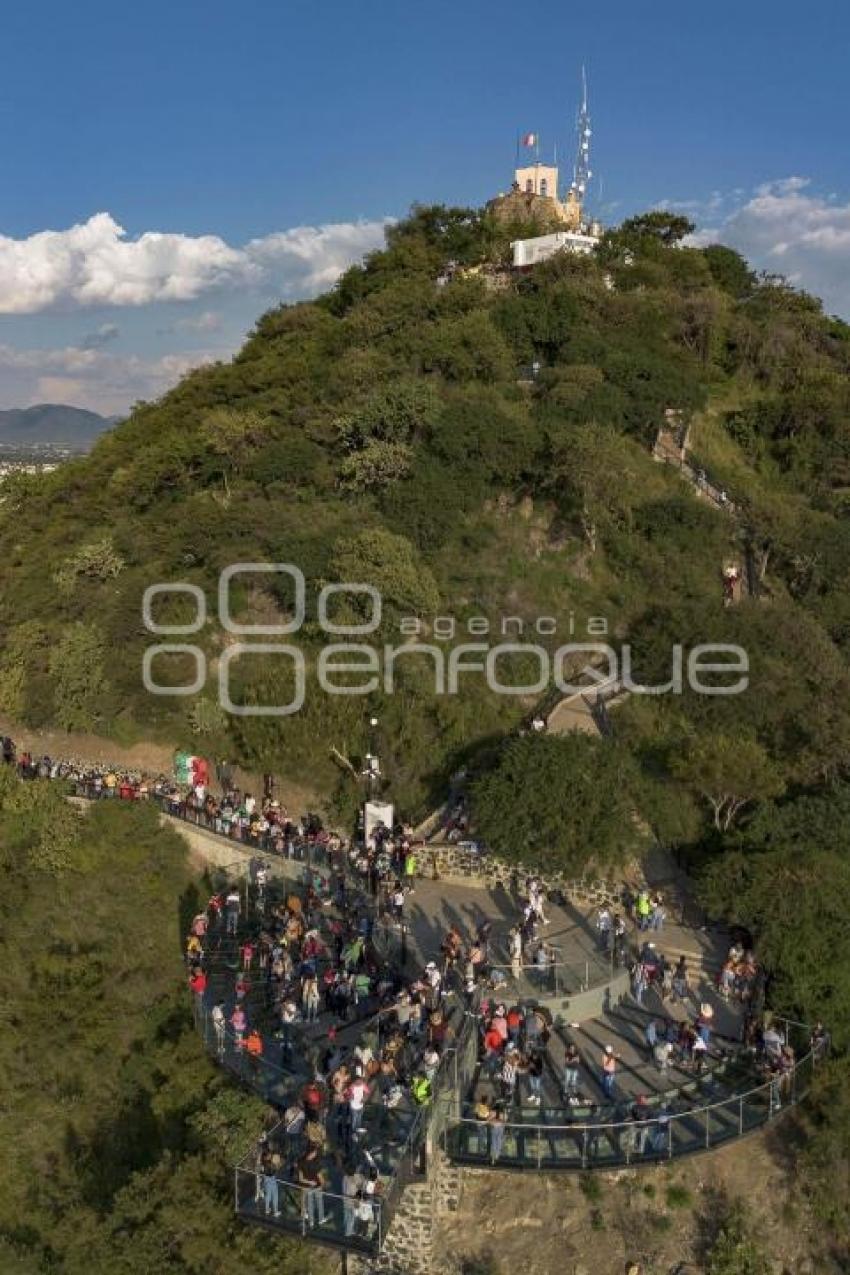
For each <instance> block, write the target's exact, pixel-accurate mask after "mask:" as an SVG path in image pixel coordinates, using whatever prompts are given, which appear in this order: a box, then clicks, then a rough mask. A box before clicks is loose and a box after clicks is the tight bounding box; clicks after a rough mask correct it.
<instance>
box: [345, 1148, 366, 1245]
mask: <svg viewBox="0 0 850 1275" xmlns="http://www.w3.org/2000/svg"><path fill="white" fill-rule="evenodd" d="M364 1181H365V1179H364V1177H363V1174H362V1173H358V1171H357V1169H356V1167H355V1165H354V1164H353V1163H352V1162H351V1161H349V1162H348V1163H347V1164H346V1166H345V1173H344V1174H343V1178H342V1225H343V1230H344V1231H345V1234H346V1236H351V1235H353V1234H354V1232H355V1229H356V1227H357V1207H358V1200H359V1199H360V1193H361V1192H362V1190H363V1186H364Z"/></svg>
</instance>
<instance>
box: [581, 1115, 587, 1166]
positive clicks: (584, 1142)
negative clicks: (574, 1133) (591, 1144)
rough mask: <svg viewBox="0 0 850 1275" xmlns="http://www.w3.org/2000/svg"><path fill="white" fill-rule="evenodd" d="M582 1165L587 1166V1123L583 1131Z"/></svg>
mask: <svg viewBox="0 0 850 1275" xmlns="http://www.w3.org/2000/svg"><path fill="white" fill-rule="evenodd" d="M581 1167H582V1168H583V1169H586V1168H587V1125H585V1127H584V1128H583V1129H582V1131H581Z"/></svg>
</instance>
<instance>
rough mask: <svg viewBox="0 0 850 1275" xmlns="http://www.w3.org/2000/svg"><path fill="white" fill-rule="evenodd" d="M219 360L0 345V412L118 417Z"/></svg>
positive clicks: (217, 354) (201, 353)
mask: <svg viewBox="0 0 850 1275" xmlns="http://www.w3.org/2000/svg"><path fill="white" fill-rule="evenodd" d="M221 357H222V351H217V350H193V351H191V352H190V353H179V354H168V355H165V356H163V357H160V358H142V357H141V356H139V355H135V354H128V355H123V354H115V353H112V352H110V351H107V350H103V349H84V348H83V347H82V346H65V347H63V348H60V349H48V350H40V349H16V348H14V347H12V346H9V345H0V384H2V393H0V407H28V406H29V405H31V404H33V403H70V404H72V405H73V406H74V407H87V408H90V409H91V410H92V411H94V412H101V413H103V414H104V415H107V416H109V415H113V414H119V413H123V412H125V411H126V410H127V408H128V406H129V405H130V404H131V403H132V402H134V401H136V400H138V399H153V398H156V397H157V396H158V395H160V394H162V393H163V392H164V391H165V390H166V389H168V388H169V387H170V386H172V385H174V384H175V382H176V381H178V380H179V379H180V377H181V376H183V375H184V374H185V373H186V372H188V371H190V369H191V368H193V367H198V366H199V365H201V364H203V363H209V362H212V361H213V360H215V359H216V358H221Z"/></svg>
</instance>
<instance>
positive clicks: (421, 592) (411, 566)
mask: <svg viewBox="0 0 850 1275" xmlns="http://www.w3.org/2000/svg"><path fill="white" fill-rule="evenodd" d="M331 569H332V572H333V578H334V580H335V581H338V582H339V583H345V584H370V585H372V587H373V588H375V589H377V590H378V592H379V593H380V595H381V599H382V602H383V605H384V606H385V607H386V606H389V607H391V608H392V609H393V610H395V611H410V612H412V613H413V614H414V615H426V616H427V615H434V614H435V613H436V610H437V608H438V606H439V601H440V595H439V592H438V589H437V583H436V581H435V579H434V577H433V575H432V574H431V572H430V571H429V570H428V569H427V567H425V566H423V564H422V563H421V562H420V561H419V559H418V556H417V554H416V550H415V549H414V547H413V545H412V544H411V543H410V541H409V540H408V539H407V538H406V537H405V536H397V535H394V534H393V533H392V532H390V531H384V530H382V529H380V528H374V529H372V530H369V531H361V532H360V533H359V534H358V535H356V536H350V537H345V538H343V539H341V540H338V541H337V543H336V545H335V546H334V553H333V558H332V562H331ZM360 609H361V610H363V611H364V612H365V613H366V614H370V615H371V613H372V610H373V607H372V603H371V602H370V601H366V600H364V602H363V605H362V607H361V608H360Z"/></svg>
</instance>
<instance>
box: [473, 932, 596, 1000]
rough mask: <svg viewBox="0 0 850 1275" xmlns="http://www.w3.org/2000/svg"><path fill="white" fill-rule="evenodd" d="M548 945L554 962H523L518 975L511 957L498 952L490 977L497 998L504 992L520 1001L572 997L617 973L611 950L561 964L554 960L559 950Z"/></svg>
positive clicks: (500, 951) (559, 961)
mask: <svg viewBox="0 0 850 1275" xmlns="http://www.w3.org/2000/svg"><path fill="white" fill-rule="evenodd" d="M547 946H548V947H549V948H550V949H552V952H553V954H554V955H555V957H556V959H555V960H547V961H546V963H545V964H542V963H540V964H538V963H537V962H535V961H531V962H526V961H523V962H522V963H521V965H520V967H519V970H520V972H519V975H517V973H516V972H515V971H516V966H515V965H514V964H513V963H512V962H511V960H510V957H509V956H506V955H505V953H504V951H503V950H499V951H497V953H496V954H495V956H494V960H493V962H492V965H491V968H490V977H489V982H490V985H491V987H492V989H493V991H494V992H495V993H496V994H497V995H498V994H499V993H500V992H501V991H503V990H504V991H506V992H509V993H510V994H511V995H512V996H515V997H516V998H517V999H519V1000H535V999H539V998H541V997H547V998H551V997H553V996H575V995H577V994H579V993H580V992H586V991H589V990H590V989H591V988H593V987H602V986H603V985H605V984H608V983H610V982H611V981H612V979H613V978H614V977H615V976H616V974H617V968H618V967H617V965H616V962H615V960H614V952H613V949H611V950H610V951H609V953H608V954H607V955H603V954H602V953H599V954H598V955H590V954H589V955H588V956H586V957H585V959H584V960H583V961H562V960H558V959H557V953H558V952H559V951H560V949H558V948H557V947H556V946H555V945H553V944H547Z"/></svg>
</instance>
